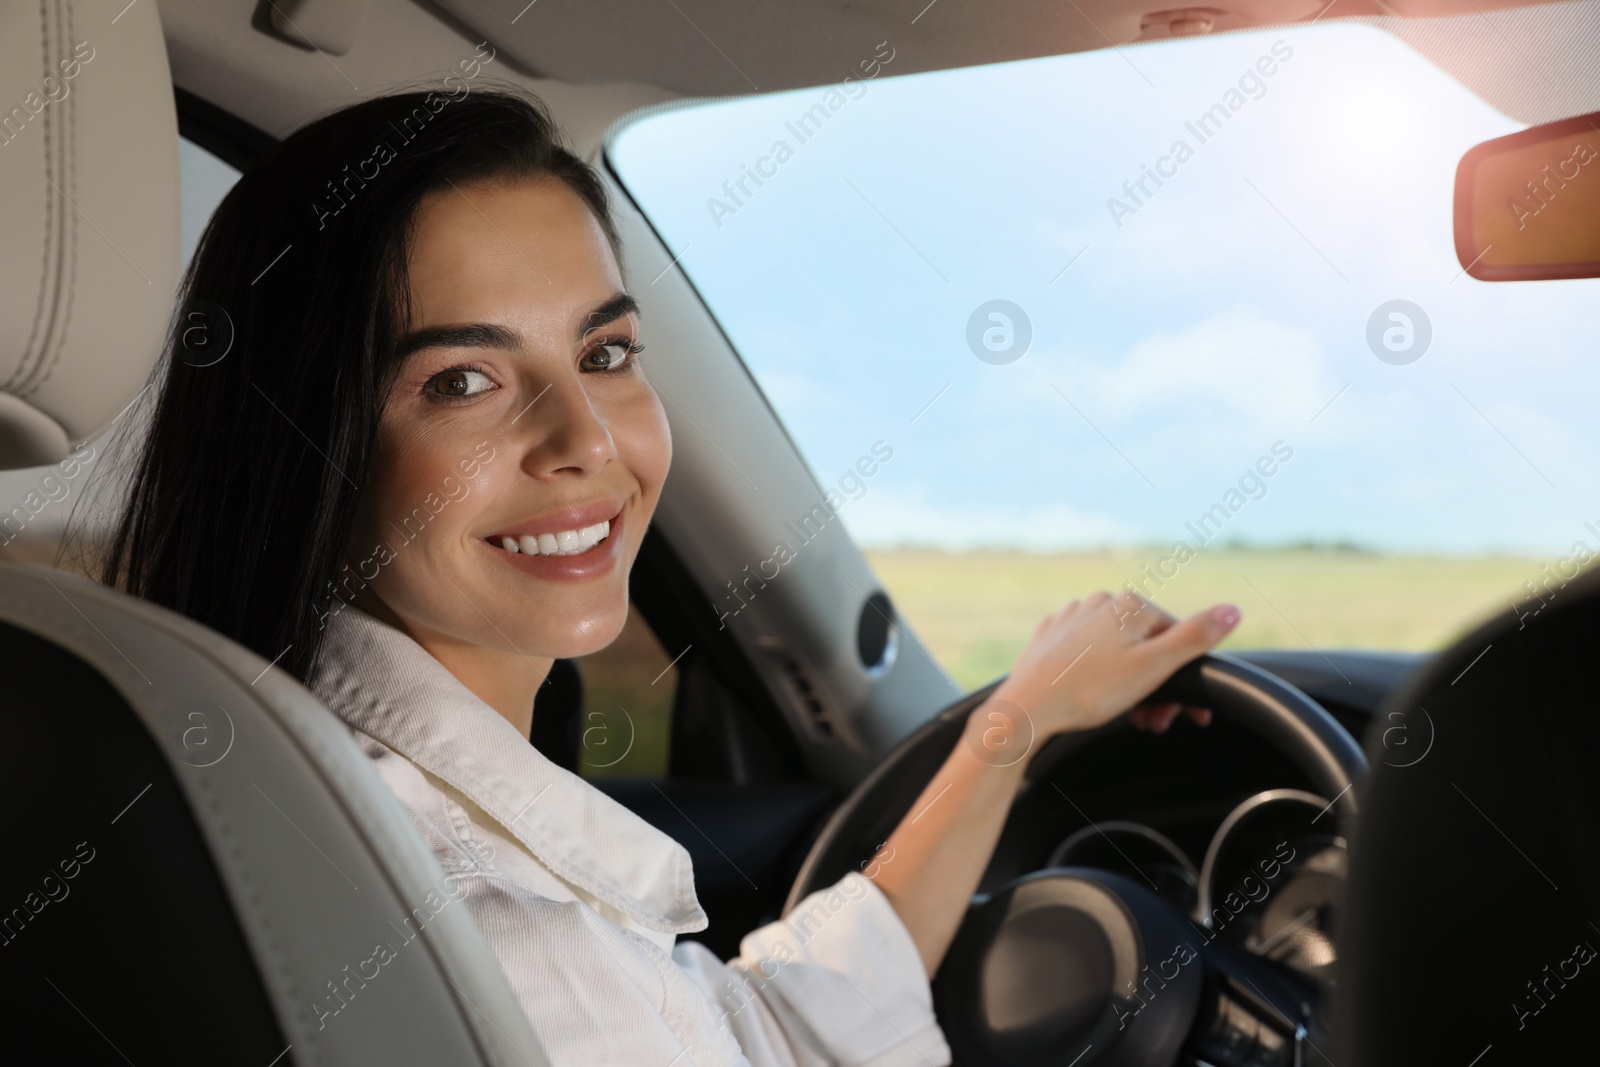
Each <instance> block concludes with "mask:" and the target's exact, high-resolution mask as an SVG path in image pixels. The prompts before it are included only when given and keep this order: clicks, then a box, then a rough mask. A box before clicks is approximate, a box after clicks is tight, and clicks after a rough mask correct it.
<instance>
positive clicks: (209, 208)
mask: <svg viewBox="0 0 1600 1067" xmlns="http://www.w3.org/2000/svg"><path fill="white" fill-rule="evenodd" d="M178 180H179V183H180V186H181V190H182V192H181V197H182V211H183V264H184V266H185V267H187V266H188V265H189V260H190V259H192V258H193V257H194V250H195V246H196V245H198V244H199V243H200V234H201V233H202V232H204V230H205V228H206V223H207V222H208V221H209V220H210V218H211V213H212V212H213V211H216V210H217V205H218V204H220V203H222V198H223V197H224V196H227V195H228V190H229V189H232V188H233V183H234V182H236V181H238V180H239V172H238V171H237V170H235V169H234V168H233V167H231V166H229V165H228V164H226V163H224V162H223V161H222V160H220V159H218V158H217V157H216V156H214V155H212V154H211V153H210V152H207V151H206V150H205V149H204V148H201V147H200V146H199V145H197V144H195V143H194V142H193V141H190V140H187V139H180V140H179V141H178Z"/></svg>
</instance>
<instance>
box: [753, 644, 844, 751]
mask: <svg viewBox="0 0 1600 1067" xmlns="http://www.w3.org/2000/svg"><path fill="white" fill-rule="evenodd" d="M766 651H767V653H768V655H769V656H770V657H771V658H772V662H773V663H775V664H777V666H778V669H779V673H780V674H781V675H782V676H783V680H784V683H785V684H786V685H787V686H788V688H789V691H790V693H791V694H792V695H793V697H794V700H795V703H796V704H797V705H798V706H799V708H800V710H801V712H802V714H803V715H804V716H805V719H806V721H807V722H808V723H809V724H810V725H811V727H812V728H813V729H815V730H816V731H817V732H818V733H820V734H822V735H823V736H824V737H829V738H836V737H838V736H839V735H838V731H836V730H835V729H834V717H833V711H832V710H831V708H830V707H829V705H828V700H827V697H826V696H825V695H824V694H823V691H822V687H821V686H819V685H817V683H816V681H815V680H814V679H813V678H812V677H811V672H810V671H809V670H807V669H806V667H805V665H804V664H803V663H801V662H800V659H799V657H797V656H795V655H794V653H792V652H790V651H789V650H788V649H787V648H784V647H782V646H778V645H769V646H768V648H767V650H766Z"/></svg>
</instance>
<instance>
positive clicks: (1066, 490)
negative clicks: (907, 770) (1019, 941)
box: [609, 24, 1600, 685]
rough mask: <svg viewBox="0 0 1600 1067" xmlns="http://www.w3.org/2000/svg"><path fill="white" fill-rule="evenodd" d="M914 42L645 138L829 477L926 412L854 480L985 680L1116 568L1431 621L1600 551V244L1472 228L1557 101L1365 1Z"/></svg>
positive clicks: (1353, 611)
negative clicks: (1023, 37) (957, 60)
mask: <svg viewBox="0 0 1600 1067" xmlns="http://www.w3.org/2000/svg"><path fill="white" fill-rule="evenodd" d="M894 52H895V48H894V43H893V42H885V43H884V44H883V45H881V46H877V47H875V48H867V49H864V50H863V52H862V56H861V60H862V62H861V63H860V64H859V65H858V66H857V67H855V68H853V69H854V70H855V71H857V73H855V74H854V76H853V77H852V78H851V79H849V80H847V81H846V82H844V83H843V84H841V85H838V86H832V87H822V88H817V89H812V90H802V91H797V92H790V93H782V94H774V95H768V96H761V97H753V98H740V99H736V100H727V101H714V102H705V103H694V104H690V105H687V106H679V107H675V108H671V109H668V110H664V111H658V112H655V113H653V114H649V115H646V116H644V117H642V118H640V119H638V120H637V121H634V122H632V123H631V124H629V125H628V126H626V127H625V128H624V129H622V130H621V131H619V133H618V134H617V135H616V136H614V138H613V140H612V143H611V145H610V148H609V158H610V160H611V163H612V166H613V167H614V169H615V170H616V171H617V173H618V174H619V176H620V177H621V179H622V180H623V181H624V182H625V183H626V184H627V186H628V187H629V190H630V192H631V193H632V194H633V195H634V197H635V199H636V200H637V201H638V203H639V204H640V205H641V207H642V208H643V210H644V211H645V212H646V213H647V214H648V215H649V217H650V218H651V220H652V222H653V223H654V225H655V226H656V227H657V228H658V230H659V231H660V233H661V234H662V236H663V238H664V239H665V240H666V242H667V243H668V245H669V246H670V248H671V251H672V252H673V253H674V254H675V255H679V256H680V258H679V260H678V265H679V266H680V267H681V268H682V269H683V270H684V271H685V272H686V273H687V275H688V276H689V278H690V279H691V280H692V281H693V283H694V284H695V286H696V287H697V288H698V290H699V292H700V293H701V295H702V296H703V297H704V299H705V300H706V302H707V304H708V305H709V307H710V309H711V310H712V312H713V313H714V314H715V316H716V317H717V318H718V320H719V321H720V322H721V324H722V326H723V328H724V330H725V331H726V333H727V335H728V336H729V338H730V339H731V340H732V342H733V343H734V345H735V346H736V347H737V349H738V350H739V352H740V354H741V356H742V358H743V359H744V360H745V362H746V363H747V364H748V366H749V367H750V369H751V371H752V373H753V374H754V375H755V377H756V379H757V381H758V382H759V383H760V385H761V387H762V388H763V390H764V391H765V392H766V394H767V396H768V397H769V399H770V401H771V403H772V405H773V407H774V409H775V410H776V411H777V412H778V413H779V415H780V417H781V418H782V419H783V421H784V422H785V424H786V425H787V427H788V430H789V432H790V433H791V435H792V436H793V438H794V439H795V441H796V442H797V443H798V445H799V447H800V448H801V450H802V451H803V452H804V454H805V457H806V459H807V461H808V462H809V464H810V465H811V467H812V470H813V472H814V473H815V474H816V475H817V476H818V481H819V483H821V484H822V485H824V486H830V485H832V483H833V482H834V480H835V479H834V478H833V477H831V476H830V475H831V472H836V471H841V470H848V469H849V468H850V467H851V466H852V465H853V464H854V463H855V462H856V460H857V458H858V457H859V456H860V455H861V454H862V453H864V452H866V451H868V450H869V449H870V448H871V447H872V446H873V444H874V443H875V442H883V443H884V444H885V445H886V446H887V447H889V448H891V449H892V453H893V458H892V460H890V461H888V462H885V463H883V464H882V466H881V469H880V471H879V473H877V474H876V476H874V477H873V478H872V479H870V483H869V486H868V489H867V491H866V492H865V494H864V495H863V496H862V497H861V498H860V499H859V500H852V501H851V502H850V504H849V506H848V507H846V508H844V509H843V510H842V511H841V512H840V516H841V518H842V519H843V520H844V523H845V525H846V526H847V528H848V529H849V531H850V533H851V534H852V536H853V537H854V538H855V539H856V541H857V542H858V543H859V544H860V545H861V546H862V547H863V548H864V549H865V550H866V551H867V554H868V558H869V559H870V561H871V562H872V564H873V566H874V568H875V569H876V570H877V572H878V574H879V576H880V578H881V579H882V580H883V582H884V584H885V586H886V588H887V589H888V591H889V593H890V595H891V596H892V597H893V598H894V600H895V603H896V605H897V607H898V608H899V610H900V612H901V613H902V614H903V615H904V616H905V617H906V618H907V619H909V621H910V622H911V624H912V625H913V626H914V627H915V628H916V629H917V632H918V634H919V635H920V636H921V637H922V638H923V639H924V641H925V642H927V643H928V644H929V646H930V648H932V649H933V651H934V652H935V654H936V655H937V656H939V658H940V659H941V661H942V663H943V665H944V666H945V668H946V669H947V670H949V671H950V672H951V673H952V675H953V676H955V677H956V678H957V680H958V681H962V682H964V683H965V684H967V685H977V684H980V683H981V682H983V681H987V680H988V679H990V678H993V677H994V676H995V675H997V674H1000V673H1002V672H1004V671H1005V670H1006V669H1007V668H1008V666H1009V663H1010V659H1011V657H1012V656H1014V655H1015V653H1016V652H1017V650H1018V649H1020V648H1021V647H1022V645H1023V644H1024V643H1025V641H1026V639H1027V637H1028V636H1029V634H1030V633H1031V631H1032V628H1033V626H1034V624H1035V622H1036V621H1037V619H1038V617H1039V615H1040V614H1041V613H1042V612H1045V611H1053V610H1055V609H1057V608H1059V606H1060V605H1061V603H1062V602H1064V601H1065V600H1066V599H1070V598H1072V597H1077V596H1082V595H1084V594H1086V593H1088V592H1090V591H1091V590H1093V589H1095V588H1101V587H1107V588H1113V589H1120V588H1124V587H1125V586H1126V585H1127V584H1129V583H1131V584H1133V585H1134V586H1135V587H1136V588H1138V589H1140V590H1141V591H1143V592H1146V593H1147V594H1149V595H1151V596H1152V597H1154V598H1155V599H1157V600H1158V601H1159V602H1160V603H1162V604H1163V605H1164V606H1166V607H1168V608H1169V610H1173V611H1175V612H1182V611H1186V610H1192V609H1195V608H1199V607H1202V606H1204V605H1206V604H1209V603H1212V602H1214V601H1216V600H1231V601H1233V602H1235V603H1238V604H1239V605H1240V606H1241V607H1242V609H1243V613H1244V622H1243V624H1242V625H1241V626H1240V628H1239V630H1238V631H1236V632H1235V634H1234V636H1233V638H1232V640H1231V642H1230V643H1231V644H1233V645H1236V646H1240V647H1271V646H1283V647H1297V648H1316V649H1327V648H1332V647H1371V648H1410V649H1419V648H1432V647H1437V646H1439V645H1441V644H1443V643H1445V642H1447V641H1448V640H1449V639H1450V638H1452V637H1453V636H1454V635H1456V634H1457V633H1458V632H1459V631H1460V630H1461V629H1462V628H1464V627H1465V626H1467V625H1469V624H1471V623H1472V622H1474V621H1475V620H1476V619H1477V618H1479V617H1481V616H1482V615H1484V614H1485V613H1487V612H1490V611H1494V610H1497V609H1499V610H1517V611H1524V612H1525V611H1530V610H1534V609H1535V608H1537V606H1538V604H1539V603H1541V602H1542V601H1541V600H1538V599H1534V597H1535V596H1536V594H1537V593H1540V592H1542V593H1543V595H1544V596H1546V597H1548V595H1550V593H1551V591H1552V590H1553V589H1554V588H1555V587H1556V586H1558V585H1559V582H1560V581H1561V580H1564V579H1568V578H1570V577H1571V576H1572V574H1573V573H1575V572H1576V569H1577V568H1578V567H1580V566H1582V565H1583V564H1584V563H1587V562H1588V560H1589V558H1590V557H1591V555H1592V554H1594V553H1600V493H1597V492H1596V490H1597V488H1600V479H1597V477H1596V467H1595V464H1594V463H1593V454H1594V432H1593V429H1592V426H1591V420H1592V417H1593V416H1592V409H1593V397H1594V396H1595V395H1597V392H1600V390H1597V386H1600V363H1597V362H1596V360H1595V359H1594V358H1593V350H1594V346H1593V342H1592V340H1591V339H1590V338H1591V336H1592V333H1593V328H1594V325H1595V309H1596V308H1597V307H1600V281H1594V280H1580V281H1557V282H1537V283H1510V284H1507V283H1501V284H1489V283H1483V282H1479V281H1476V280H1474V279H1472V278H1470V277H1467V276H1466V275H1465V274H1464V273H1463V271H1462V269H1461V266H1460V264H1459V263H1458V262H1457V261H1456V258H1455V254H1454V246H1453V243H1452V235H1451V207H1452V195H1453V185H1454V175H1455V167H1456V164H1457V162H1458V161H1459V160H1460V158H1461V156H1462V154H1463V153H1464V152H1465V151H1466V150H1467V149H1468V148H1470V147H1472V146H1473V145H1474V144H1476V143H1478V142H1480V141H1482V140H1485V139H1487V138H1491V137H1496V136H1500V135H1502V134H1506V133H1510V132H1513V131H1515V130H1517V129H1520V128H1522V126H1521V124H1520V123H1517V122H1515V121H1513V120H1511V119H1509V118H1507V117H1506V116H1505V115H1503V114H1501V113H1499V112H1497V111H1496V110H1494V109H1493V108H1491V107H1490V106H1488V105H1487V104H1485V103H1484V102H1483V101H1482V100H1481V99H1479V98H1478V97H1477V96H1475V95H1473V94H1472V93H1471V92H1469V91H1468V90H1467V89H1466V88H1464V87H1463V86H1462V85H1461V84H1460V83H1458V82H1456V81H1455V80H1453V79H1452V78H1451V77H1449V76H1448V75H1446V74H1445V73H1443V72H1442V71H1441V70H1439V69H1438V68H1437V67H1435V66H1434V65H1433V64H1431V63H1430V62H1429V61H1427V60H1426V59H1424V58H1423V57H1421V56H1420V55H1418V54H1417V53H1416V52H1414V51H1413V50H1412V49H1410V48H1409V47H1407V46H1406V45H1404V44H1403V43H1401V42H1400V41H1398V40H1397V39H1395V38H1394V37H1392V36H1390V35H1389V34H1387V33H1385V32H1383V31H1381V30H1378V29H1375V28H1372V27H1367V26H1361V25H1352V24H1343V25H1323V26H1309V27H1304V26H1303V27H1295V28H1292V29H1291V28H1284V29H1279V30H1271V31H1266V32H1255V33H1241V34H1230V35H1223V36H1219V37H1214V38H1203V39H1191V40H1179V41H1172V42H1162V43H1155V44H1148V45H1139V46H1134V47H1127V48H1120V49H1108V50H1102V51H1097V52H1092V53H1084V54H1077V55H1068V56H1061V57H1054V58H1048V59H1042V60H1031V61H1026V62H1019V63H1008V64H1002V65H996V66H988V67H978V68H969V69H964V70H955V71H947V72H939V73H934V74H919V75H913V76H907V77H901V78H894V77H890V75H892V74H893V73H894ZM869 72H870V73H869ZM1531 76H1532V75H1530V77H1531ZM1552 575H1555V576H1556V578H1555V584H1552V582H1551V576H1552Z"/></svg>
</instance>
